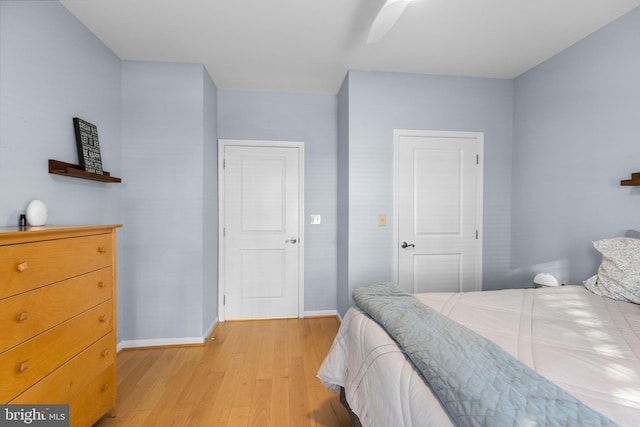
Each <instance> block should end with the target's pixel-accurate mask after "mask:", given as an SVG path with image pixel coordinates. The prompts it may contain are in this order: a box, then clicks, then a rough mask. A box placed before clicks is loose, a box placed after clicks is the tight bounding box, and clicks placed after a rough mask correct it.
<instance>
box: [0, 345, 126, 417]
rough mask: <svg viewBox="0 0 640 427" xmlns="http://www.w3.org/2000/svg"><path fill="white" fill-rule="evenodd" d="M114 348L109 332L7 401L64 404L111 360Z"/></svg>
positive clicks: (112, 359)
mask: <svg viewBox="0 0 640 427" xmlns="http://www.w3.org/2000/svg"><path fill="white" fill-rule="evenodd" d="M115 351H116V348H115V332H110V333H108V334H107V335H106V336H104V337H103V338H101V339H100V340H99V341H97V342H96V343H95V344H93V345H92V346H91V347H89V348H87V349H86V350H84V351H83V352H82V353H80V354H78V355H77V356H76V357H74V358H73V359H71V360H69V361H68V362H67V363H65V364H64V365H62V366H61V367H59V368H58V369H56V370H55V371H53V372H52V373H51V374H50V375H47V376H46V377H45V378H43V379H42V381H40V382H39V383H37V384H35V385H34V386H33V387H31V388H30V389H28V390H27V391H25V392H24V393H22V394H21V395H20V396H18V397H16V398H15V399H13V400H12V401H11V402H10V403H24V404H27V403H28V404H34V405H36V404H40V403H42V404H47V403H48V404H58V403H67V402H69V401H70V400H71V399H72V398H73V397H74V396H75V395H77V394H78V393H79V392H80V391H81V390H82V389H84V388H85V387H86V386H87V385H88V384H89V383H90V382H91V381H93V380H94V379H95V378H96V376H97V375H98V374H99V373H101V372H102V371H104V370H105V369H107V368H108V367H109V366H111V365H113V364H114V363H115V361H116V358H115Z"/></svg>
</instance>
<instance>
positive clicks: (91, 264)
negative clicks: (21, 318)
mask: <svg viewBox="0 0 640 427" xmlns="http://www.w3.org/2000/svg"><path fill="white" fill-rule="evenodd" d="M113 249H114V248H112V235H111V234H97V235H91V236H84V237H73V238H69V239H57V240H45V241H41V242H35V243H20V244H13V245H5V246H0V260H2V262H0V298H5V297H8V296H12V295H16V294H19V293H22V292H25V291H28V290H30V289H34V288H38V287H41V286H44V285H48V284H50V283H54V282H58V281H60V280H64V279H68V278H70V277H74V276H79V275H81V274H84V273H87V272H89V271H93V270H98V269H100V268H104V267H108V266H110V265H111V264H112V257H113Z"/></svg>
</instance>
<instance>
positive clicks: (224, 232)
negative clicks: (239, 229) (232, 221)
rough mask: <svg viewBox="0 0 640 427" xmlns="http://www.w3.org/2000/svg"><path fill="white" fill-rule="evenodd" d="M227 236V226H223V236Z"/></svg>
mask: <svg viewBox="0 0 640 427" xmlns="http://www.w3.org/2000/svg"><path fill="white" fill-rule="evenodd" d="M226 236H227V228H226V227H222V237H226Z"/></svg>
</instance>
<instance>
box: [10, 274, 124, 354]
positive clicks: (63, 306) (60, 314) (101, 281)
mask: <svg viewBox="0 0 640 427" xmlns="http://www.w3.org/2000/svg"><path fill="white" fill-rule="evenodd" d="M112 279H113V270H112V268H111V267H106V268H103V269H100V270H97V271H94V272H91V273H87V274H84V275H82V276H77V277H74V278H73V279H69V280H65V281H62V282H59V283H56V284H53V285H48V286H44V287H42V288H38V289H35V290H33V291H30V292H26V293H23V294H19V295H16V296H13V297H10V298H5V299H3V300H0V353H2V352H3V351H5V350H7V349H9V348H11V347H14V346H16V345H18V344H20V343H21V342H23V341H26V340H28V339H29V338H31V337H33V336H35V335H38V334H39V333H41V332H43V331H45V330H47V329H49V328H52V327H54V326H56V325H57V324H59V323H62V322H64V321H65V320H67V319H69V318H70V317H73V316H75V315H76V314H79V313H82V312H83V311H85V310H88V309H90V308H91V307H94V306H96V305H98V304H99V303H101V302H104V301H106V300H108V299H111V298H112V296H113V281H112Z"/></svg>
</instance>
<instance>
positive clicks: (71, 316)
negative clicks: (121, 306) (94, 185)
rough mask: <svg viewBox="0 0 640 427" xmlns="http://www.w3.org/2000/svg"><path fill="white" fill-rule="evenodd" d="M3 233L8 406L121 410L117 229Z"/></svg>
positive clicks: (0, 322) (0, 388) (2, 326)
mask: <svg viewBox="0 0 640 427" xmlns="http://www.w3.org/2000/svg"><path fill="white" fill-rule="evenodd" d="M117 227H119V225H101V226H78V227H71V226H66V227H62V226H45V227H28V228H26V229H25V230H19V229H18V228H17V227H9V228H0V379H1V380H0V403H19V404H60V403H68V404H69V419H70V425H71V426H81V427H86V426H91V425H92V424H93V423H95V422H96V421H97V420H98V419H99V418H100V417H102V416H103V415H104V414H106V413H107V412H109V411H112V413H113V412H114V411H115V405H116V384H117V383H116V329H115V323H116V315H115V309H116V303H115V287H116V283H115V268H116V264H115V259H116V232H115V230H116V228H117Z"/></svg>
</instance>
